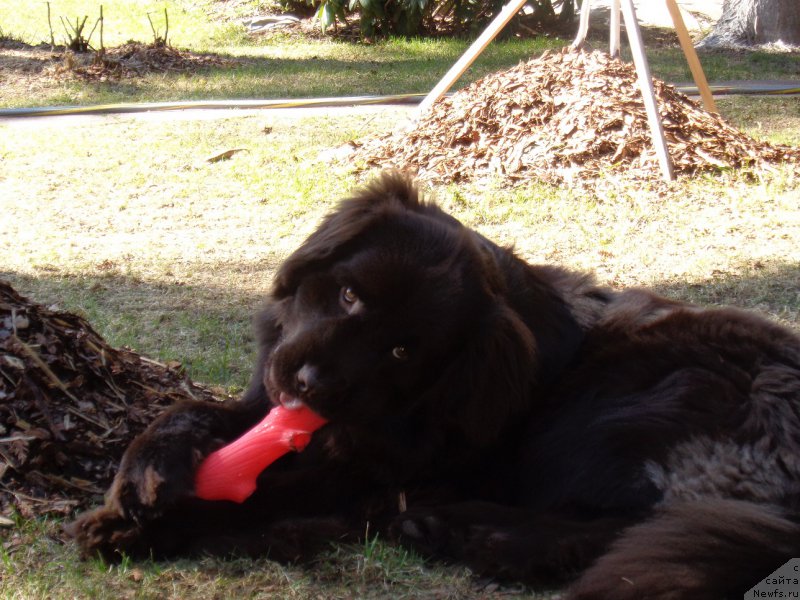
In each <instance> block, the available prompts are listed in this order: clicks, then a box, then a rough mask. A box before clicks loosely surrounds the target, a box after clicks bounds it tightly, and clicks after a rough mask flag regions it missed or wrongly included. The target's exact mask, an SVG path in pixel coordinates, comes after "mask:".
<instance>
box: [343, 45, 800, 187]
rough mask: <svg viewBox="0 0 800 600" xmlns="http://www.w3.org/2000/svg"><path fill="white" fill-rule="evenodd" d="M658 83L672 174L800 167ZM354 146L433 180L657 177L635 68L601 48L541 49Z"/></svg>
mask: <svg viewBox="0 0 800 600" xmlns="http://www.w3.org/2000/svg"><path fill="white" fill-rule="evenodd" d="M654 84H655V91H656V96H657V101H658V105H659V109H660V112H661V117H662V122H663V126H664V130H665V135H666V138H667V142H668V146H669V151H670V155H671V157H672V160H673V163H674V167H675V172H676V173H678V174H691V173H698V172H703V171H719V170H721V169H727V168H739V167H743V166H752V167H755V168H769V166H770V165H771V164H774V163H779V162H783V161H793V162H796V163H798V164H800V149H798V148H791V147H788V146H779V145H774V144H768V143H765V142H759V141H757V140H754V139H753V138H751V137H749V136H747V135H745V134H744V133H742V132H741V131H738V130H737V129H735V128H734V127H732V126H731V125H729V124H728V123H726V122H725V120H724V119H722V118H721V117H720V116H719V115H716V114H711V113H708V112H707V111H705V110H704V109H703V108H702V107H701V106H700V105H699V104H698V103H696V102H694V101H692V100H691V99H689V98H687V97H686V96H684V95H683V94H681V93H679V92H678V91H677V90H675V88H673V87H671V86H669V85H667V84H665V83H663V82H661V81H658V80H655V81H654ZM353 145H354V146H355V148H356V150H355V152H354V153H353V154H352V155H351V158H352V159H353V160H355V161H362V162H364V163H366V164H367V165H368V166H377V167H380V168H395V169H400V170H404V171H410V172H412V173H414V174H416V175H417V176H418V177H419V178H420V179H422V180H430V181H437V182H457V181H469V180H479V179H482V178H485V177H490V176H497V175H499V176H502V177H503V178H504V179H505V180H507V181H509V182H511V183H514V182H518V181H522V180H530V179H539V180H542V181H546V182H550V183H552V184H557V185H563V184H577V185H582V186H591V182H592V180H594V179H596V178H597V176H598V174H600V173H601V172H613V173H618V174H620V175H622V176H624V177H626V178H628V177H629V178H631V179H634V180H636V179H642V180H644V179H648V180H653V179H658V178H660V177H661V171H660V169H659V166H658V161H657V157H656V155H655V152H654V151H653V150H652V144H651V136H650V130H649V126H648V122H647V115H646V112H645V107H644V102H643V100H642V96H641V92H640V89H639V84H638V81H637V77H636V70H635V67H634V65H633V64H628V63H623V62H621V61H619V60H615V59H612V58H611V57H610V56H609V55H608V54H606V53H603V52H599V51H593V52H587V51H576V50H571V49H565V50H563V51H560V52H546V53H544V54H543V55H542V56H541V57H539V58H536V59H532V60H529V61H527V62H524V63H521V64H519V65H518V66H516V67H514V68H511V69H508V70H506V71H501V72H497V73H493V74H490V75H488V76H486V77H484V78H483V79H480V80H479V81H476V82H475V83H473V84H472V85H470V86H468V87H466V88H464V89H462V90H459V91H458V92H456V93H454V94H453V95H452V96H450V97H446V98H443V99H441V100H439V101H438V102H436V103H435V104H434V105H433V106H432V107H431V109H430V110H429V111H428V112H427V113H426V114H425V115H423V117H422V118H421V119H420V120H419V121H418V122H417V123H415V124H414V125H413V126H412V127H411V128H410V129H407V130H403V131H395V132H393V133H390V134H387V135H382V136H379V137H375V138H371V139H367V140H362V141H360V142H354V143H353Z"/></svg>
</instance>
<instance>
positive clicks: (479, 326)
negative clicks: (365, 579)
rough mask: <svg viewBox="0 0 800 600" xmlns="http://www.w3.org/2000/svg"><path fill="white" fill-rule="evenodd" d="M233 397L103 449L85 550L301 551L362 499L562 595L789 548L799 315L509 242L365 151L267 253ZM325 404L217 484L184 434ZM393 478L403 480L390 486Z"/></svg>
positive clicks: (197, 439) (681, 592) (797, 427)
mask: <svg viewBox="0 0 800 600" xmlns="http://www.w3.org/2000/svg"><path fill="white" fill-rule="evenodd" d="M257 324H258V331H259V335H260V338H259V341H260V356H259V359H258V363H257V365H256V369H255V374H254V376H253V379H252V383H251V385H250V388H249V389H248V391H247V392H246V393H245V394H244V396H243V398H242V399H241V400H240V401H237V402H229V403H223V404H220V405H210V404H201V403H196V404H187V405H181V406H178V407H176V408H174V409H173V410H171V411H169V412H168V413H166V414H165V415H163V416H162V417H161V418H159V419H158V420H157V421H156V422H155V423H153V425H152V426H151V427H150V428H149V429H148V430H147V431H146V432H145V433H144V434H143V435H142V436H141V437H139V438H138V439H137V440H135V441H134V443H133V444H132V445H131V447H130V449H129V450H128V451H127V453H126V454H125V456H124V458H123V460H122V464H121V466H120V471H119V474H118V475H117V477H116V479H115V481H114V484H113V486H112V488H111V490H110V491H109V494H108V496H107V502H106V505H105V506H103V507H101V508H99V509H96V510H95V511H93V512H90V513H87V514H85V515H82V516H81V517H80V518H79V519H78V520H77V521H76V522H75V523H74V524H72V525H71V526H70V528H69V529H70V531H71V533H72V534H73V535H74V536H75V537H76V538H77V539H78V541H79V543H80V545H81V546H82V548H83V550H84V551H85V552H86V553H87V554H92V553H95V552H98V551H99V552H101V553H103V554H105V555H107V556H113V555H114V554H115V553H118V552H126V553H128V554H133V555H142V554H144V555H147V554H150V553H154V554H155V555H157V556H163V555H175V554H181V553H183V554H186V553H194V552H215V553H220V552H222V553H227V552H244V553H269V555H270V556H272V557H274V558H276V559H278V560H302V559H305V558H308V557H310V556H312V555H313V554H314V552H316V551H317V550H318V549H319V548H321V547H324V546H325V544H327V542H328V541H329V540H331V539H334V540H336V539H357V538H358V537H359V535H361V534H363V532H364V531H365V527H366V523H367V522H369V523H370V527H371V529H370V531H371V532H375V531H376V530H377V531H382V532H384V534H385V535H388V536H391V537H393V538H394V539H397V540H399V541H401V542H404V543H407V544H410V545H412V546H413V547H415V548H416V549H417V550H419V551H420V552H422V553H423V554H425V555H427V556H431V557H437V558H441V559H445V560H450V561H457V562H461V563H465V564H467V565H469V566H471V567H472V568H473V569H474V570H475V571H476V572H479V573H482V574H486V575H489V576H494V577H497V578H501V579H513V580H520V581H524V582H529V583H531V584H537V583H540V582H569V583H570V587H569V592H568V594H567V595H568V597H569V598H573V599H578V598H581V599H583V598H597V599H601V598H619V599H625V598H656V599H668V598H681V599H688V598H697V599H700V598H703V599H706V598H715V597H716V598H722V597H731V598H734V597H741V595H742V594H743V593H744V591H746V590H747V589H748V588H750V587H751V586H753V585H755V584H756V583H757V582H758V581H759V580H760V579H761V578H763V577H764V576H766V575H767V574H769V573H770V572H771V571H773V570H774V569H776V568H778V567H779V566H781V565H782V564H783V563H784V562H785V561H786V560H788V559H789V558H791V557H794V556H800V526H799V525H798V513H799V512H800V339H798V336H796V335H794V334H792V333H791V332H789V331H788V330H786V329H784V328H781V327H779V326H777V325H775V324H773V323H770V322H768V321H766V320H764V319H762V318H759V317H757V316H755V315H752V314H749V313H746V312H743V311H740V310H733V309H719V310H717V309H702V308H698V307H695V306H690V305H686V304H681V303H678V302H673V301H670V300H667V299H664V298H661V297H658V296H656V295H653V294H651V293H649V292H646V291H642V290H629V291H622V292H620V291H612V290H610V289H606V288H603V287H598V286H597V285H595V284H594V283H593V281H592V279H591V278H590V277H588V276H586V275H583V274H576V273H571V272H568V271H566V270H562V269H559V268H553V267H547V266H533V265H529V264H526V263H525V262H523V261H522V260H520V259H519V258H517V257H516V256H515V255H514V254H513V252H511V251H510V250H508V249H505V248H501V247H499V246H497V245H495V244H493V243H492V242H490V241H488V240H486V239H485V238H483V237H481V236H480V235H478V234H477V233H475V232H474V231H471V230H469V229H467V228H465V227H464V226H462V225H461V224H460V223H458V222H457V221H456V220H455V219H453V218H452V217H450V216H448V215H446V214H445V213H443V212H442V211H441V210H440V209H439V208H437V207H436V206H434V205H432V204H429V203H425V202H423V201H422V200H420V199H419V197H418V194H417V191H416V190H415V188H414V187H413V185H412V184H411V183H409V182H408V180H406V179H405V178H403V177H401V176H399V175H385V176H383V177H382V178H380V179H378V180H376V181H375V182H374V183H373V184H371V185H370V186H368V187H366V188H365V189H364V190H362V191H361V192H359V193H357V194H356V195H354V197H352V198H350V199H348V200H346V201H345V202H343V203H342V204H341V206H340V207H339V209H338V210H336V211H335V212H334V213H332V214H331V215H329V216H328V217H327V218H326V219H325V220H324V222H323V223H322V225H321V226H320V228H319V229H318V230H317V231H316V232H315V233H313V234H312V235H311V236H310V237H309V238H308V239H307V240H306V242H305V243H304V244H303V245H302V246H301V247H300V248H299V249H298V250H297V251H296V252H295V253H294V254H292V255H291V256H290V257H289V258H288V260H287V261H286V262H285V263H284V264H283V266H282V267H281V268H280V270H279V271H278V273H277V276H276V279H275V284H274V288H273V291H272V293H271V296H270V298H269V300H268V302H267V305H266V308H265V309H264V311H263V312H262V313H261V315H260V316H259V317H258V323H257ZM296 399H300V400H302V401H303V402H305V403H306V404H308V405H309V406H310V407H311V408H313V409H314V410H315V411H317V412H319V413H320V414H321V415H323V416H325V417H326V418H327V419H328V420H329V423H328V424H327V425H326V426H324V427H323V428H322V429H321V430H319V431H318V432H317V433H315V434H314V436H313V439H312V442H311V444H310V445H309V447H308V449H307V450H306V451H305V452H303V453H301V454H292V455H289V456H286V457H284V458H283V459H281V460H280V461H279V462H277V463H275V464H274V465H273V466H271V467H270V468H268V469H267V470H266V471H265V472H264V473H263V474H262V476H261V477H260V479H259V487H258V490H257V491H256V493H255V494H254V495H253V496H251V497H250V498H249V499H248V500H247V501H246V502H244V503H243V504H241V505H235V504H233V503H229V502H204V501H200V500H197V499H195V498H192V473H193V469H194V468H195V467H196V465H197V464H198V461H199V460H200V458H201V457H202V456H204V455H205V454H207V453H208V452H209V451H211V450H212V449H213V448H215V447H218V446H219V445H221V444H222V443H224V442H227V441H230V440H232V439H234V438H235V437H237V436H238V435H239V434H241V433H242V432H243V431H244V430H246V429H247V428H248V427H250V426H252V425H253V424H254V423H256V422H257V421H258V420H259V419H261V418H262V417H263V416H264V414H265V413H266V412H267V411H269V409H270V407H271V406H274V405H275V404H277V403H279V402H284V403H290V402H292V401H294V400H296ZM398 498H402V499H403V500H404V502H402V503H400V504H404V505H407V509H406V506H398Z"/></svg>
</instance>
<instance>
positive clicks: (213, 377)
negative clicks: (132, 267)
mask: <svg viewBox="0 0 800 600" xmlns="http://www.w3.org/2000/svg"><path fill="white" fill-rule="evenodd" d="M0 278H2V279H7V280H8V281H10V282H11V284H12V285H13V286H14V287H15V288H16V289H17V291H18V292H20V293H21V294H23V295H25V296H28V297H30V298H31V299H32V300H34V301H36V302H39V303H42V304H46V305H53V304H55V305H57V306H58V307H59V308H62V309H64V310H68V311H71V312H77V313H78V314H81V315H83V316H84V317H86V318H87V319H88V320H89V322H90V323H92V325H93V326H94V327H95V328H96V329H97V330H98V331H99V332H100V334H101V335H103V336H104V337H105V338H106V339H107V340H108V341H109V343H111V344H112V345H115V346H128V347H131V348H133V349H135V350H136V351H138V352H141V353H142V354H145V355H147V356H150V357H152V358H156V359H159V360H179V361H181V362H182V363H183V364H184V366H185V367H186V369H187V371H188V373H189V375H190V376H191V377H192V378H193V379H195V380H197V381H201V382H205V383H210V384H217V385H222V386H226V387H227V388H228V389H229V390H230V391H236V390H237V389H240V388H241V387H243V386H244V385H246V383H247V378H248V376H249V372H250V369H251V365H252V361H253V358H254V354H255V344H254V339H253V328H252V317H253V314H254V313H255V312H256V311H257V310H258V309H259V307H260V305H261V303H262V302H263V299H264V296H263V295H261V294H254V293H247V292H243V291H241V290H236V289H220V288H209V287H202V286H195V285H184V284H180V283H160V282H147V281H143V280H141V279H138V278H135V277H130V276H124V275H119V274H111V275H82V276H66V275H62V274H52V275H50V274H48V275H40V276H37V277H32V276H27V275H20V274H17V273H10V272H4V271H0ZM653 289H654V290H655V291H656V292H658V293H661V294H664V295H665V296H668V297H670V298H674V299H678V300H683V301H687V302H694V303H698V304H703V305H712V306H721V305H729V306H737V307H740V308H744V309H749V310H755V311H758V312H761V313H764V314H766V315H768V316H770V317H771V318H773V319H776V320H778V321H780V322H782V323H784V324H786V325H789V326H791V327H794V328H795V329H797V330H800V263H770V264H761V263H755V264H753V265H749V266H745V267H742V268H741V269H739V270H738V271H731V272H725V273H715V274H714V275H713V276H712V277H710V278H709V279H707V280H705V281H700V282H696V281H693V282H684V281H669V282H663V283H659V284H657V285H655V286H653Z"/></svg>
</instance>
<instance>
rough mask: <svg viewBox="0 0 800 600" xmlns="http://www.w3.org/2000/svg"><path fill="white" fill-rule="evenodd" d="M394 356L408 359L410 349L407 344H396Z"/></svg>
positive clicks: (393, 349)
mask: <svg viewBox="0 0 800 600" xmlns="http://www.w3.org/2000/svg"><path fill="white" fill-rule="evenodd" d="M392 356H393V357H394V358H395V359H397V360H408V350H407V349H406V347H405V346H395V347H394V348H392Z"/></svg>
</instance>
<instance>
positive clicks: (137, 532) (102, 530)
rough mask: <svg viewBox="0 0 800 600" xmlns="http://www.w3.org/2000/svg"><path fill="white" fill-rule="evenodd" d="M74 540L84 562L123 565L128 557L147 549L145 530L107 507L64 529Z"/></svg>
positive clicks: (87, 514)
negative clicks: (94, 560) (94, 559)
mask: <svg viewBox="0 0 800 600" xmlns="http://www.w3.org/2000/svg"><path fill="white" fill-rule="evenodd" d="M64 532H65V533H66V534H67V535H68V536H69V537H71V538H73V539H74V540H75V541H76V543H77V544H78V547H79V548H80V551H81V556H82V557H83V558H91V557H95V556H98V555H99V556H101V557H102V558H103V559H105V560H107V561H109V562H119V561H120V560H121V559H122V557H123V556H124V555H136V554H139V553H140V550H141V548H142V547H143V540H142V528H141V526H140V525H138V524H137V523H136V522H134V521H131V520H130V519H126V518H124V517H123V516H122V515H120V514H119V512H118V511H116V510H114V509H111V508H109V507H107V506H102V507H100V508H97V509H95V510H92V511H89V512H85V513H83V514H82V515H80V516H79V517H78V518H77V519H76V520H75V521H73V522H72V523H69V524H68V525H65V526H64Z"/></svg>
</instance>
